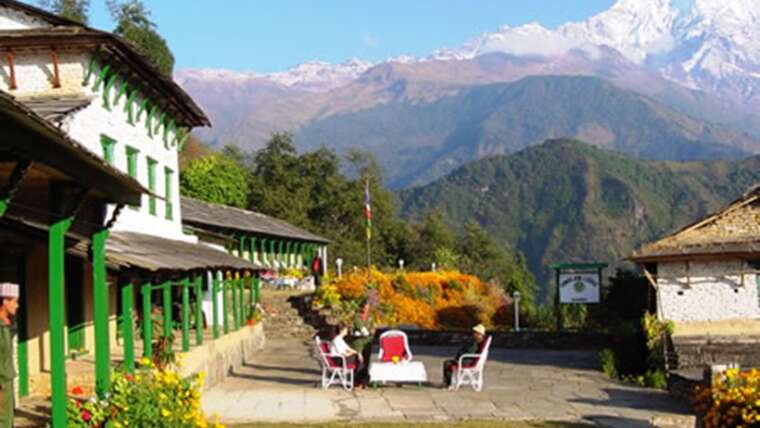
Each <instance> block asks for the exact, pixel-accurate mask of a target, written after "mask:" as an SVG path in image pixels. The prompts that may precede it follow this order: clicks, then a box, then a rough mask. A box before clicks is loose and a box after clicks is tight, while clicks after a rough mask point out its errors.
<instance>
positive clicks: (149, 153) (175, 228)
mask: <svg viewBox="0 0 760 428" xmlns="http://www.w3.org/2000/svg"><path fill="white" fill-rule="evenodd" d="M87 63H89V59H88V60H87ZM82 72H83V73H84V69H83V70H82ZM82 76H84V74H83V75H82ZM93 80H94V76H93V77H91V79H90V84H89V85H87V86H83V87H82V86H81V83H80V87H81V90H82V91H83V93H84V94H85V95H87V96H89V97H92V98H93V101H92V103H90V105H89V106H87V107H86V108H84V109H82V110H80V111H78V112H76V113H73V114H71V115H70V116H69V117H68V118H67V119H66V120H65V122H64V125H63V129H64V130H66V131H67V132H68V133H69V135H71V136H72V137H73V138H74V139H75V140H77V141H79V142H81V143H83V144H85V145H86V146H87V148H88V149H90V150H92V151H93V152H94V153H96V154H98V155H99V156H101V157H102V156H103V148H102V144H101V137H102V136H103V135H105V136H107V137H109V138H111V139H113V140H115V141H116V145H115V146H114V158H113V160H114V166H115V167H116V168H118V169H119V170H121V171H123V172H125V173H126V172H127V146H129V147H132V148H134V149H137V150H139V153H138V155H137V180H138V181H139V182H140V183H141V184H142V185H143V186H145V187H146V188H148V158H151V159H153V160H154V161H156V163H157V164H156V176H155V177H156V180H155V183H156V187H155V193H156V194H157V195H159V196H161V197H164V196H165V195H166V187H165V181H166V180H165V168H167V167H168V168H169V169H171V170H172V171H173V174H172V182H171V203H172V206H173V209H172V211H173V213H172V214H173V216H172V219H171V220H167V219H166V203H165V202H164V201H163V200H162V199H157V200H156V214H155V215H152V214H150V213H149V202H148V200H149V197H148V195H143V197H142V204H141V206H140V207H139V208H138V209H132V208H126V209H124V210H122V212H121V215H120V216H119V218H118V221H117V222H116V224H115V225H114V228H113V230H117V231H118V230H123V231H136V232H141V233H146V234H150V235H156V236H162V237H166V238H170V239H180V240H186V241H190V242H196V238H195V237H193V236H189V235H185V234H183V233H182V221H181V218H182V217H181V215H182V212H181V207H180V196H179V162H178V147H177V146H176V145H175V144H169V147H168V148H167V147H166V144H165V143H164V139H163V128H161V129H160V130H159V132H158V133H154V134H153V135H152V136H150V135H149V134H148V130H147V128H146V125H145V120H146V118H147V116H148V114H147V112H143V113H142V115H141V117H140V120H139V121H135V124H134V125H132V124H129V122H128V121H127V113H126V111H125V108H124V107H125V103H126V99H127V97H126V95H122V96H121V98H120V99H119V101H118V102H117V103H114V99H115V97H116V95H117V93H118V90H119V85H120V84H121V81H120V80H118V79H117V80H116V82H115V83H114V85H113V86H112V87H111V88H110V90H109V94H108V97H109V98H108V99H109V105H110V110H108V109H107V108H106V107H105V106H104V103H103V98H102V97H103V92H102V91H103V86H102V85H100V86H99V88H98V90H95V91H93V89H92V84H93ZM133 111H134V115H135V116H136V115H137V112H138V105H137V103H135V105H134V109H133ZM152 126H154V127H155V124H153V125H152ZM154 129H155V128H154ZM175 137H176V135H175V133H173V132H170V133H169V136H168V141H173V140H174V138H175Z"/></svg>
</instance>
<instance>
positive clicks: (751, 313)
mask: <svg viewBox="0 0 760 428" xmlns="http://www.w3.org/2000/svg"><path fill="white" fill-rule="evenodd" d="M631 259H632V260H633V261H635V262H636V263H638V264H639V265H640V266H641V267H642V268H643V270H644V272H645V275H647V277H648V278H649V280H650V283H652V285H653V286H654V287H655V288H656V290H657V310H658V317H659V318H660V319H661V320H670V321H673V322H674V323H675V327H676V329H675V335H676V336H745V337H746V336H751V335H760V187H754V188H752V189H750V190H749V191H748V192H747V193H745V194H744V195H743V196H742V197H741V198H739V199H737V200H736V201H734V202H732V203H731V204H729V205H728V206H727V207H725V208H723V209H721V210H719V211H717V212H715V213H713V214H711V215H709V216H707V217H706V218H704V219H702V220H699V221H697V222H696V223H694V224H691V225H689V226H686V227H684V228H683V229H681V230H679V231H677V232H675V233H673V234H671V235H669V236H667V237H665V238H663V239H661V240H659V241H656V242H654V243H651V244H648V245H644V246H643V247H642V248H641V249H640V250H639V251H637V252H636V253H634V254H633V256H632V257H631Z"/></svg>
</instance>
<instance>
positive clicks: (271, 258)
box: [269, 239, 274, 267]
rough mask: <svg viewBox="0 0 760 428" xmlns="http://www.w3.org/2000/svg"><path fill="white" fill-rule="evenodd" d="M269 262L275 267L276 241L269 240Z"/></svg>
mask: <svg viewBox="0 0 760 428" xmlns="http://www.w3.org/2000/svg"><path fill="white" fill-rule="evenodd" d="M269 260H270V262H271V266H272V267H274V239H270V240H269Z"/></svg>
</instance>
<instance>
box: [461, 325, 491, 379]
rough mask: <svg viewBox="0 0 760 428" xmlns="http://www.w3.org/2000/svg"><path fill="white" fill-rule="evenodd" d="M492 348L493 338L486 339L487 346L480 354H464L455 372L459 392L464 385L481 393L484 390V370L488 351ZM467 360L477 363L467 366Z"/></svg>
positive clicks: (484, 345) (484, 346) (485, 345)
mask: <svg viewBox="0 0 760 428" xmlns="http://www.w3.org/2000/svg"><path fill="white" fill-rule="evenodd" d="M490 347H491V336H488V337H487V338H486V342H485V344H483V348H482V350H481V351H480V353H479V354H464V355H462V356H461V357H459V361H457V365H456V370H455V371H454V373H453V375H454V389H455V390H457V391H459V387H461V386H462V385H471V386H472V389H474V390H475V391H478V392H480V391H481V390H482V389H483V369H484V368H485V366H486V360H487V359H488V349H489V348H490ZM465 359H468V360H469V361H470V362H472V361H473V359H474V360H475V363H474V364H472V363H470V364H465V363H464V362H465Z"/></svg>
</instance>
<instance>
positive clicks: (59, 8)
mask: <svg viewBox="0 0 760 428" xmlns="http://www.w3.org/2000/svg"><path fill="white" fill-rule="evenodd" d="M39 5H40V6H41V7H42V8H43V9H46V10H48V11H50V12H52V13H55V14H56V15H59V16H61V17H62V18H66V19H70V20H72V21H76V22H79V23H80V24H82V25H87V21H88V19H87V14H88V12H89V11H90V0H40V2H39Z"/></svg>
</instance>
